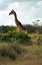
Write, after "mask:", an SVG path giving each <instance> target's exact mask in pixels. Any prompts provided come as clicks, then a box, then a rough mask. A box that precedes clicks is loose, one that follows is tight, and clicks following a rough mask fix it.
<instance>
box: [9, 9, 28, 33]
mask: <svg viewBox="0 0 42 65" xmlns="http://www.w3.org/2000/svg"><path fill="white" fill-rule="evenodd" d="M12 14H13V15H14V18H15V23H16V26H17V30H21V31H24V32H26V33H27V30H26V28H25V27H24V26H23V25H22V24H21V23H20V21H19V20H18V19H17V14H16V12H15V11H14V10H12V11H11V12H10V13H9V15H12Z"/></svg>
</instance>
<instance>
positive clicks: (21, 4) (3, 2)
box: [0, 0, 42, 26]
mask: <svg viewBox="0 0 42 65" xmlns="http://www.w3.org/2000/svg"><path fill="white" fill-rule="evenodd" d="M12 9H13V10H15V11H16V14H17V18H18V20H19V21H20V22H21V23H22V24H24V25H25V24H33V23H32V22H37V21H36V20H37V19H39V20H40V21H39V24H42V0H0V25H13V26H15V25H16V24H15V20H14V16H13V15H11V16H9V13H10V11H11V10H12Z"/></svg>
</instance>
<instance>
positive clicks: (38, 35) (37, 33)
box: [36, 30, 40, 45]
mask: <svg viewBox="0 0 42 65" xmlns="http://www.w3.org/2000/svg"><path fill="white" fill-rule="evenodd" d="M36 40H37V43H38V45H40V32H39V30H36Z"/></svg>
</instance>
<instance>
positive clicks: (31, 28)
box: [0, 25, 42, 34]
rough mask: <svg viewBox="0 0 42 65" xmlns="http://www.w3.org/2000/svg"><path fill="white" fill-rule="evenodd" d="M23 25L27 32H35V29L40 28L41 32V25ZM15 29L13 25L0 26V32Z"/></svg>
mask: <svg viewBox="0 0 42 65" xmlns="http://www.w3.org/2000/svg"><path fill="white" fill-rule="evenodd" d="M25 27H26V29H27V31H28V33H35V32H36V30H40V32H41V33H42V26H34V25H25ZM15 30H16V27H15V26H0V34H1V33H6V32H8V31H15Z"/></svg>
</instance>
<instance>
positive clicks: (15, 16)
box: [14, 14, 18, 25]
mask: <svg viewBox="0 0 42 65" xmlns="http://www.w3.org/2000/svg"><path fill="white" fill-rule="evenodd" d="M14 18H15V23H16V25H17V20H18V19H17V15H16V14H14Z"/></svg>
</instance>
